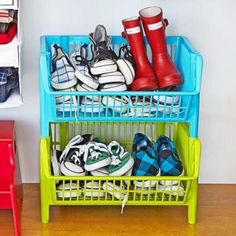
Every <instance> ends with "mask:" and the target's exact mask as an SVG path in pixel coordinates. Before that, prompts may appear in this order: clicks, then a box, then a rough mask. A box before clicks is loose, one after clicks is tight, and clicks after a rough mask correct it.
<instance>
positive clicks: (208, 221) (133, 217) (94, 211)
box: [0, 184, 236, 236]
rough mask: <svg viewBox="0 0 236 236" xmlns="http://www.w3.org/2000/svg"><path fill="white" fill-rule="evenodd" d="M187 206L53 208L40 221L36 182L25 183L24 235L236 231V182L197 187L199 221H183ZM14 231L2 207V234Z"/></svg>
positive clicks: (8, 213)
mask: <svg viewBox="0 0 236 236" xmlns="http://www.w3.org/2000/svg"><path fill="white" fill-rule="evenodd" d="M186 216H187V211H186V207H131V206H130V207H128V206H127V207H126V208H125V212H124V214H123V215H120V207H104V206H103V207H91V206H86V207H82V206H79V207H73V208H72V207H52V208H51V211H50V222H49V224H41V223H40V199H39V185H38V184H25V185H24V201H23V208H22V226H21V228H22V235H23V236H38V235H40V236H54V235H55V236H67V235H69V236H75V235H76V236H80V235H81V236H87V235H95V236H100V235H102V236H108V235H109V236H112V235H119V236H123V235H132V236H133V235H134V236H135V235H142V236H147V235H165V236H171V235H175V236H178V235H181V236H185V235H187V236H195V235H200V236H208V235H213V236H218V235H219V236H224V235H226V236H228V235H229V236H234V235H236V185H200V187H199V207H198V222H197V224H196V225H189V224H188V223H187V218H186ZM11 235H14V234H13V224H12V214H11V211H8V210H1V211H0V236H11Z"/></svg>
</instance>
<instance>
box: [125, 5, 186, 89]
mask: <svg viewBox="0 0 236 236" xmlns="http://www.w3.org/2000/svg"><path fill="white" fill-rule="evenodd" d="M139 15H140V18H139V17H132V18H127V19H124V20H122V24H123V26H124V34H125V37H126V38H127V40H128V42H129V45H130V47H131V51H132V54H133V56H134V60H135V64H136V78H135V80H134V82H133V83H132V85H131V90H135V91H138V90H144V91H148V90H156V89H163V90H164V89H165V88H167V87H170V86H176V85H179V84H181V83H182V82H183V81H182V78H181V75H180V73H179V72H178V70H177V69H176V67H175V65H174V64H173V62H172V61H171V58H170V56H169V54H168V51H167V46H166V38H165V28H166V26H167V24H168V21H167V20H166V19H163V16H162V9H161V8H159V7H147V8H144V9H142V10H141V11H139ZM140 19H141V21H142V25H143V28H144V31H145V34H146V36H147V39H148V42H149V44H150V47H151V50H152V66H153V68H152V66H151V65H150V63H149V61H148V58H147V55H146V48H145V45H144V39H143V32H142V28H141V24H140Z"/></svg>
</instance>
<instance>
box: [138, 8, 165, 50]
mask: <svg viewBox="0 0 236 236" xmlns="http://www.w3.org/2000/svg"><path fill="white" fill-rule="evenodd" d="M139 15H140V18H141V20H142V25H143V28H144V30H145V33H146V36H147V38H148V41H149V43H150V47H151V49H152V52H153V53H155V52H158V53H165V52H167V47H166V37H165V28H166V25H167V24H168V22H167V20H166V19H163V13H162V9H161V8H159V7H147V8H144V9H142V10H141V11H139Z"/></svg>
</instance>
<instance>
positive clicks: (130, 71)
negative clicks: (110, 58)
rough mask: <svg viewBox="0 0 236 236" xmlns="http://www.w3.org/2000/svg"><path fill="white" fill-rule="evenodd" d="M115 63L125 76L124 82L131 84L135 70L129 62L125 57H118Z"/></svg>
mask: <svg viewBox="0 0 236 236" xmlns="http://www.w3.org/2000/svg"><path fill="white" fill-rule="evenodd" d="M116 63H117V65H118V68H119V70H120V71H121V73H122V74H123V75H124V77H125V81H126V84H127V85H131V84H132V82H133V80H134V77H135V71H134V68H133V66H132V65H131V63H130V62H129V61H127V60H125V59H118V60H117V61H116Z"/></svg>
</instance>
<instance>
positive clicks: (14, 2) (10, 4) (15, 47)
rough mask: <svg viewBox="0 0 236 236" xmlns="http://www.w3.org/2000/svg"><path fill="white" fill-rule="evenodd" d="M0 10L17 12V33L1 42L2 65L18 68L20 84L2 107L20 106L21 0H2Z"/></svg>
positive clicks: (0, 62)
mask: <svg viewBox="0 0 236 236" xmlns="http://www.w3.org/2000/svg"><path fill="white" fill-rule="evenodd" d="M0 10H14V11H16V14H17V33H16V35H15V37H14V38H13V40H12V41H11V42H9V43H7V44H0V67H14V68H17V71H18V78H19V86H18V87H17V88H15V89H14V90H13V91H11V93H10V96H9V97H8V99H7V100H6V101H5V102H3V103H0V108H10V107H18V106H20V105H22V103H23V102H22V95H21V77H22V76H21V71H22V69H21V19H20V0H0Z"/></svg>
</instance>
